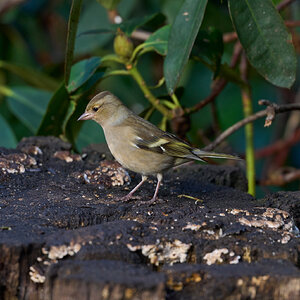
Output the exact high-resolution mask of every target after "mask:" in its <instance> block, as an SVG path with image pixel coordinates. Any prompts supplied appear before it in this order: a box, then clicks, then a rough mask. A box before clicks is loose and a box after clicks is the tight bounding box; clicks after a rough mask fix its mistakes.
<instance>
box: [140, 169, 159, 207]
mask: <svg viewBox="0 0 300 300" xmlns="http://www.w3.org/2000/svg"><path fill="white" fill-rule="evenodd" d="M162 179H163V176H162V174H161V173H158V174H157V185H156V188H155V192H154V195H153V197H152V199H151V200H150V201H142V202H141V203H142V204H150V205H151V204H153V203H154V202H155V201H156V200H157V194H158V190H159V187H160V184H161V181H162Z"/></svg>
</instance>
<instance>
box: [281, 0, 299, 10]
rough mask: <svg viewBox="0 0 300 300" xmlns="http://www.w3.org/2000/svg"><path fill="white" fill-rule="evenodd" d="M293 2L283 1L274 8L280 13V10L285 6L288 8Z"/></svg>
mask: <svg viewBox="0 0 300 300" xmlns="http://www.w3.org/2000/svg"><path fill="white" fill-rule="evenodd" d="M294 1H295V0H283V1H282V2H280V3H279V4H278V5H277V6H276V8H277V10H278V11H281V10H283V9H285V8H286V7H287V6H289V5H290V4H292V3H293V2H294Z"/></svg>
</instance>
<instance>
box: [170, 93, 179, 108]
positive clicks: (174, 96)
mask: <svg viewBox="0 0 300 300" xmlns="http://www.w3.org/2000/svg"><path fill="white" fill-rule="evenodd" d="M171 98H172V100H173V102H174V104H175V105H176V107H181V105H180V103H179V101H178V98H177V96H176V95H175V93H173V94H172V95H171Z"/></svg>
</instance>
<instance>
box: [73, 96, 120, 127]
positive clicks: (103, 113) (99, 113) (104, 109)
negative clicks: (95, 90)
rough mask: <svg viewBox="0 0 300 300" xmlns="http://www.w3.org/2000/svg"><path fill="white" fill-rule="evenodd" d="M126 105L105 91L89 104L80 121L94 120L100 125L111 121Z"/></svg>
mask: <svg viewBox="0 0 300 300" xmlns="http://www.w3.org/2000/svg"><path fill="white" fill-rule="evenodd" d="M122 107H124V105H123V104H122V103H121V101H120V100H119V99H118V98H117V97H116V96H114V95H113V94H112V93H110V92H107V91H104V92H101V93H99V94H97V95H96V96H95V97H93V99H92V100H91V101H90V102H89V103H88V105H87V107H86V109H85V112H84V113H83V114H82V115H81V116H80V117H79V118H78V121H83V120H94V121H96V122H97V123H99V124H100V125H104V123H105V122H106V121H107V120H108V119H111V118H112V116H113V115H114V114H115V113H116V112H118V111H119V110H120V109H121V108H122Z"/></svg>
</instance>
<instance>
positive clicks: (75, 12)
mask: <svg viewBox="0 0 300 300" xmlns="http://www.w3.org/2000/svg"><path fill="white" fill-rule="evenodd" d="M81 5H82V0H73V1H72V6H71V11H70V16H69V23H68V36H67V49H66V56H65V85H66V86H67V85H68V84H69V79H70V73H71V67H72V64H73V56H74V47H75V39H76V34H77V26H78V22H79V16H80V10H81Z"/></svg>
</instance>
